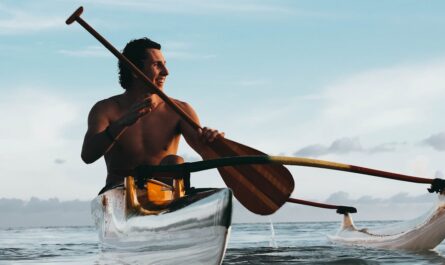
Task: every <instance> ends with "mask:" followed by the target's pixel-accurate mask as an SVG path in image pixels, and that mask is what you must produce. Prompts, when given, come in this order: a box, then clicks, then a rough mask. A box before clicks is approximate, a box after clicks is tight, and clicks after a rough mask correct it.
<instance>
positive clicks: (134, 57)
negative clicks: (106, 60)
mask: <svg viewBox="0 0 445 265" xmlns="http://www.w3.org/2000/svg"><path fill="white" fill-rule="evenodd" d="M147 49H158V50H160V49H161V44H159V43H157V42H154V41H152V40H150V39H149V38H141V39H136V40H131V41H130V42H128V43H127V45H126V46H125V48H124V51H123V52H122V54H123V55H124V56H125V57H127V58H128V60H130V61H131V62H132V63H133V64H134V65H136V67H138V68H139V69H141V70H142V68H143V67H144V60H145V59H147V51H146V50H147ZM118 67H119V83H120V84H121V86H122V87H123V88H124V89H128V88H129V87H130V86H131V82H132V80H133V75H132V72H131V70H130V69H129V68H128V67H127V66H125V65H124V64H123V63H122V62H121V61H119V63H118Z"/></svg>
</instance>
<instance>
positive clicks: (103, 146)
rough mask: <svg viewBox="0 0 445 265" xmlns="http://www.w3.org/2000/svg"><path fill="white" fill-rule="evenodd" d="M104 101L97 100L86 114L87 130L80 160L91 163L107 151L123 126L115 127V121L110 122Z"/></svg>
mask: <svg viewBox="0 0 445 265" xmlns="http://www.w3.org/2000/svg"><path fill="white" fill-rule="evenodd" d="M108 111H109V109H108V107H107V103H106V102H103V101H102V102H98V103H96V105H94V106H93V108H92V109H91V111H90V114H89V115H88V130H87V132H86V134H85V138H84V140H83V146H82V153H81V157H82V160H83V161H84V162H85V163H87V164H90V163H93V162H95V161H96V160H98V159H99V158H100V157H102V156H103V155H104V154H105V153H106V152H108V151H109V150H110V149H111V147H113V145H114V144H115V139H116V138H117V135H119V134H120V133H121V132H122V131H123V129H124V128H117V126H119V125H118V124H117V123H113V124H110V120H109V118H108V115H107V112H108Z"/></svg>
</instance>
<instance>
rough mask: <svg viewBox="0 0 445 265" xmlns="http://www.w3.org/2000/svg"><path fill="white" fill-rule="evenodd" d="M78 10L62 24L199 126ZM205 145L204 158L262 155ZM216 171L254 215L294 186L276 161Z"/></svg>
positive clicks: (229, 145) (223, 142) (226, 143)
mask: <svg viewBox="0 0 445 265" xmlns="http://www.w3.org/2000/svg"><path fill="white" fill-rule="evenodd" d="M82 12H83V8H82V7H79V8H78V9H77V10H76V11H75V12H74V13H73V14H72V15H71V16H70V17H69V18H68V19H67V20H66V24H68V25H69V24H72V23H73V22H74V21H76V22H78V23H79V24H80V25H81V26H82V27H83V28H85V29H86V30H87V31H88V32H89V33H91V35H93V36H94V37H95V38H96V39H97V40H98V41H99V42H101V43H102V44H103V45H104V46H105V47H106V48H107V49H108V50H109V51H110V52H111V53H113V54H114V55H115V56H116V57H117V58H118V59H119V60H120V61H121V62H123V63H124V64H125V65H126V66H127V67H129V69H131V70H132V71H133V73H134V74H136V75H137V76H138V77H139V78H140V79H141V80H143V81H144V82H145V83H146V85H147V89H148V90H149V92H150V93H153V94H157V95H158V96H159V97H160V98H161V99H162V100H164V102H165V103H166V104H168V105H169V106H170V107H171V108H172V109H173V110H174V111H175V112H176V113H177V114H178V115H180V116H181V118H183V119H184V120H185V121H186V122H187V123H188V124H190V126H192V127H194V128H195V129H200V128H201V126H200V125H199V124H197V123H196V122H195V121H194V120H193V119H192V118H191V117H190V116H189V115H188V114H187V113H185V112H184V111H183V110H182V109H181V108H180V107H179V106H178V105H177V104H175V103H174V102H173V101H172V100H171V99H170V98H169V97H168V96H167V95H166V94H164V93H163V92H162V91H161V90H160V89H159V88H158V87H156V85H154V84H153V83H152V82H151V81H150V80H149V79H148V78H147V77H146V76H145V74H144V73H142V71H141V70H139V69H138V68H137V67H136V66H135V65H134V64H133V63H131V61H129V60H128V59H127V58H126V57H125V56H123V55H122V54H121V53H120V52H119V51H118V50H116V48H114V47H113V46H112V45H111V44H110V43H109V42H108V41H107V40H106V39H105V38H103V37H102V36H101V35H100V34H99V33H97V32H96V31H95V30H94V29H93V28H92V27H91V26H90V25H88V23H86V22H85V21H84V20H83V19H82V18H81V17H80V15H81V14H82ZM208 147H209V148H210V150H211V152H210V154H209V155H208V156H207V157H203V158H204V159H212V158H218V157H228V156H242V155H262V156H264V155H265V154H264V153H262V152H260V151H258V150H255V149H253V148H251V147H248V146H245V145H242V144H240V143H237V142H234V141H231V140H229V139H226V138H221V137H219V138H217V139H216V140H215V141H214V142H212V143H209V144H208ZM218 171H219V173H220V174H221V177H222V178H223V180H224V182H225V183H226V185H227V186H228V187H229V188H231V189H232V191H233V193H234V195H235V197H236V198H237V199H238V200H239V201H240V202H241V204H243V205H244V206H245V207H246V208H247V209H249V210H250V211H252V212H254V213H256V214H261V215H268V214H272V213H274V212H275V211H276V210H278V209H279V208H280V207H281V206H282V205H283V204H284V203H285V202H286V200H287V199H288V198H289V196H290V195H291V193H292V191H293V189H294V180H293V178H292V175H291V174H290V172H289V171H288V170H287V169H286V168H285V167H284V166H283V165H280V164H276V165H272V164H271V165H242V166H232V167H224V168H219V169H218Z"/></svg>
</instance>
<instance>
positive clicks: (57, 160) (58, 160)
mask: <svg viewBox="0 0 445 265" xmlns="http://www.w3.org/2000/svg"><path fill="white" fill-rule="evenodd" d="M65 162H66V161H65V160H64V159H61V158H56V159H54V163H56V164H59V165H61V164H64V163H65Z"/></svg>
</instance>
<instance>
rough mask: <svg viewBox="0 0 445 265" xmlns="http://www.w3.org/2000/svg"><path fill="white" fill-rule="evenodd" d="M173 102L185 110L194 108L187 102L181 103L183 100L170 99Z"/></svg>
mask: <svg viewBox="0 0 445 265" xmlns="http://www.w3.org/2000/svg"><path fill="white" fill-rule="evenodd" d="M170 99H171V100H172V101H173V102H175V103H176V104H177V105H178V106H179V107H181V108H183V109H185V110H186V109H191V108H192V106H191V105H190V104H189V103H187V102H185V101H181V100H179V99H175V98H170Z"/></svg>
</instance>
